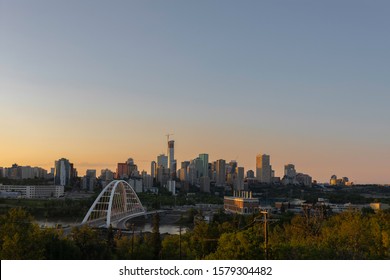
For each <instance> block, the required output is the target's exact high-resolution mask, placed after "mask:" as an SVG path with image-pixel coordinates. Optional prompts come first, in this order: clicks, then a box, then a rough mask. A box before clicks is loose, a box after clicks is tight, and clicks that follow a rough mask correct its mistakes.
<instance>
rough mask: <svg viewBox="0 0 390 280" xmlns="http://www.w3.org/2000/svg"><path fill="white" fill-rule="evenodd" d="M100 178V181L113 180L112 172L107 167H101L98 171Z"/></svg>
mask: <svg viewBox="0 0 390 280" xmlns="http://www.w3.org/2000/svg"><path fill="white" fill-rule="evenodd" d="M100 179H101V180H102V181H112V180H114V172H112V171H111V170H109V169H102V170H101V171H100Z"/></svg>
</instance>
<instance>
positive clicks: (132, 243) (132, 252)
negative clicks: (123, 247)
mask: <svg viewBox="0 0 390 280" xmlns="http://www.w3.org/2000/svg"><path fill="white" fill-rule="evenodd" d="M131 227H132V230H133V236H132V238H131V258H134V224H131Z"/></svg>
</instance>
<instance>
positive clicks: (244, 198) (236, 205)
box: [223, 191, 259, 215]
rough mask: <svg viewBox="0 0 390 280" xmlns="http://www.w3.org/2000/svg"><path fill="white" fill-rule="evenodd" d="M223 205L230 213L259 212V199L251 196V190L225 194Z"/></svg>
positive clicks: (248, 213) (246, 213)
mask: <svg viewBox="0 0 390 280" xmlns="http://www.w3.org/2000/svg"><path fill="white" fill-rule="evenodd" d="M223 207H224V209H225V211H227V212H230V213H236V214H242V215H251V214H253V213H258V212H259V200H258V199H257V198H253V197H252V192H247V191H240V192H238V191H237V192H235V193H234V196H225V197H224V203H223Z"/></svg>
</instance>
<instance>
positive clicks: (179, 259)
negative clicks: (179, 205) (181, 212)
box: [179, 222, 181, 260]
mask: <svg viewBox="0 0 390 280" xmlns="http://www.w3.org/2000/svg"><path fill="white" fill-rule="evenodd" d="M179 260H181V222H180V228H179Z"/></svg>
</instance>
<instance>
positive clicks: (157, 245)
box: [152, 213, 161, 259]
mask: <svg viewBox="0 0 390 280" xmlns="http://www.w3.org/2000/svg"><path fill="white" fill-rule="evenodd" d="M152 223H153V228H152V247H153V253H154V259H158V257H159V255H160V251H161V238H160V215H159V214H158V213H155V214H154V215H153V221H152Z"/></svg>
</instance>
